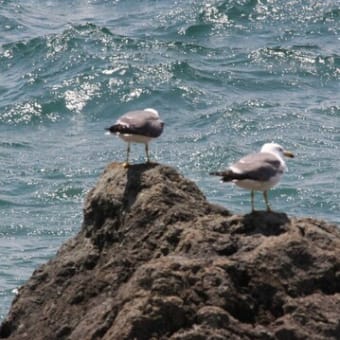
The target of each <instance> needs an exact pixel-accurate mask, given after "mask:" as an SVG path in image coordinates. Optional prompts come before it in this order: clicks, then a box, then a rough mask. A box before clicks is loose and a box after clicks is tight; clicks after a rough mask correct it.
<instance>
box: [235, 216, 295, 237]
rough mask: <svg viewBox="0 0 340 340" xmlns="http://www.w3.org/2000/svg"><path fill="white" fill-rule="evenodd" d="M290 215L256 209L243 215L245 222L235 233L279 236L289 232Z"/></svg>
mask: <svg viewBox="0 0 340 340" xmlns="http://www.w3.org/2000/svg"><path fill="white" fill-rule="evenodd" d="M289 221H290V220H289V217H288V216H287V214H285V213H279V212H273V211H254V212H251V213H249V214H246V215H244V216H243V221H242V222H243V223H242V224H241V225H240V227H239V228H237V230H235V232H234V233H236V234H248V235H254V234H262V235H264V236H278V235H280V234H283V233H285V232H287V230H288V227H287V225H288V223H289Z"/></svg>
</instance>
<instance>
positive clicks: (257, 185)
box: [210, 143, 294, 211]
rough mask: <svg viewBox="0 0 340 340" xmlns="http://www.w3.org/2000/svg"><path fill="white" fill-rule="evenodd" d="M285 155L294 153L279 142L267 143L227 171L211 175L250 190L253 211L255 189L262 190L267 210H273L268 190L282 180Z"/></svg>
mask: <svg viewBox="0 0 340 340" xmlns="http://www.w3.org/2000/svg"><path fill="white" fill-rule="evenodd" d="M284 156H286V157H291V158H293V157H294V154H293V153H292V152H290V151H287V150H284V149H283V147H282V146H281V145H279V144H276V143H266V144H264V145H263V146H262V148H261V151H260V152H258V153H254V154H250V155H247V156H245V157H243V158H241V159H240V160H239V161H238V162H236V163H234V164H232V165H231V166H230V167H229V168H228V169H226V170H225V171H217V172H212V173H210V175H216V176H221V177H222V178H221V180H222V182H233V183H235V184H236V185H238V186H239V187H241V188H244V189H248V190H250V193H251V209H252V211H255V208H254V191H262V193H263V197H264V201H265V203H266V207H267V211H271V209H270V206H269V202H268V190H269V189H270V188H272V187H273V186H274V185H276V184H277V183H278V182H279V181H280V178H281V176H282V175H283V173H284V171H286V170H287V166H286V163H285V161H284Z"/></svg>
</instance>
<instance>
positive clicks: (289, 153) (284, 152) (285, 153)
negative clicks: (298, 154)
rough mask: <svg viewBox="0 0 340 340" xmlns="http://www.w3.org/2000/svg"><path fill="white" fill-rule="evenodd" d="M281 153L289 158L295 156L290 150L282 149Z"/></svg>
mask: <svg viewBox="0 0 340 340" xmlns="http://www.w3.org/2000/svg"><path fill="white" fill-rule="evenodd" d="M283 154H284V155H285V156H286V157H289V158H294V157H295V155H294V154H293V153H292V152H290V151H287V150H285V151H283Z"/></svg>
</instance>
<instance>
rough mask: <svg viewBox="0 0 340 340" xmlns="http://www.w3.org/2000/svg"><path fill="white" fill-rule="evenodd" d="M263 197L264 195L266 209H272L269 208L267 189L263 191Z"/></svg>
mask: <svg viewBox="0 0 340 340" xmlns="http://www.w3.org/2000/svg"><path fill="white" fill-rule="evenodd" d="M263 197H264V201H265V202H266V206H267V211H272V209H271V208H270V205H269V202H268V192H267V191H264V192H263Z"/></svg>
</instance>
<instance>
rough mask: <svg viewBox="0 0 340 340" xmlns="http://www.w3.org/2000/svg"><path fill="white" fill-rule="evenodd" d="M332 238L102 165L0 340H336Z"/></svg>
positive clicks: (177, 180) (169, 172) (178, 179)
mask: <svg viewBox="0 0 340 340" xmlns="http://www.w3.org/2000/svg"><path fill="white" fill-rule="evenodd" d="M339 315H340V231H339V229H337V227H336V226H334V225H330V224H328V223H326V222H323V221H318V220H314V219H310V218H289V217H288V216H287V215H286V214H283V213H267V212H256V213H253V214H248V215H245V216H237V215H231V214H230V213H229V211H227V210H226V209H224V208H222V207H219V206H216V205H213V204H210V203H209V202H207V200H206V198H205V197H204V195H203V194H202V192H201V191H200V190H199V189H198V187H197V186H196V185H195V184H194V183H193V182H191V181H189V180H187V179H186V178H184V177H183V176H181V175H180V174H178V173H177V172H176V170H174V169H173V168H170V167H167V166H163V165H158V164H149V165H133V166H130V167H129V168H128V169H125V168H123V167H122V166H121V165H120V164H115V163H114V164H111V165H109V166H108V167H107V168H106V170H105V172H104V173H103V175H102V176H101V178H100V179H99V181H98V183H97V185H96V187H95V188H93V189H92V190H91V191H90V192H89V194H88V195H87V199H86V202H85V205H84V222H83V225H82V228H81V230H80V232H79V233H78V235H76V236H75V237H74V238H73V239H71V240H69V241H68V242H66V243H65V244H64V245H63V246H62V247H61V249H60V250H59V251H58V253H57V254H56V256H55V258H53V259H51V260H50V261H49V262H48V263H47V264H45V265H42V266H41V267H40V268H38V269H37V270H36V271H35V272H34V273H33V275H32V277H31V278H30V279H29V280H28V282H27V283H26V284H24V285H23V286H22V287H21V288H20V289H19V294H18V296H17V297H16V298H15V300H14V301H13V304H12V307H11V310H10V312H9V314H8V316H7V318H6V319H5V320H4V321H3V323H2V325H1V327H0V338H7V339H18V340H19V339H20V340H23V339H35V340H39V339H76V340H79V339H82V340H86V339H141V340H142V339H173V340H174V339H176V340H184V339H186V340H189V339H190V340H191V339H216V340H217V339H312V338H313V339H339V338H340V317H339Z"/></svg>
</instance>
